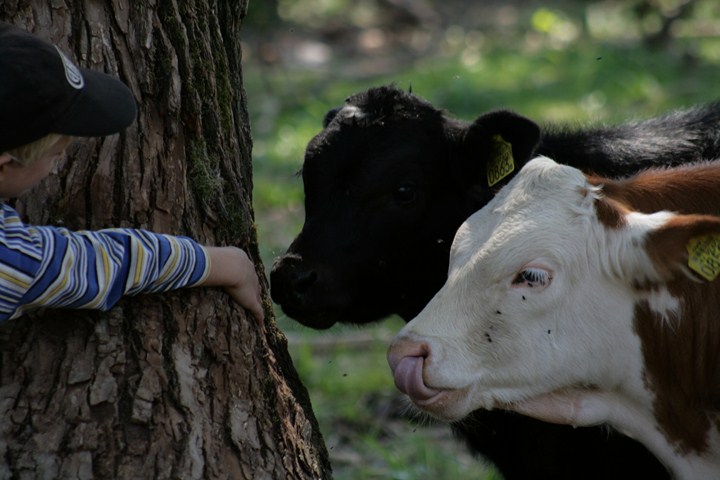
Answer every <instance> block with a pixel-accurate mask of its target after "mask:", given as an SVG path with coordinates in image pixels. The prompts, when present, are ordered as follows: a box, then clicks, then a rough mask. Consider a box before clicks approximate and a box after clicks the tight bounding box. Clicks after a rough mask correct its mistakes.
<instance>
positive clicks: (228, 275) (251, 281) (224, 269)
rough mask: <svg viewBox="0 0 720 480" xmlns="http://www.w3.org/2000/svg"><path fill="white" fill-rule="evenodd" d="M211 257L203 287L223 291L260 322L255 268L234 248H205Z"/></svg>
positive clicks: (241, 251)
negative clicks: (208, 271)
mask: <svg viewBox="0 0 720 480" xmlns="http://www.w3.org/2000/svg"><path fill="white" fill-rule="evenodd" d="M204 248H205V251H207V252H208V256H209V257H210V274H209V275H208V277H207V279H206V280H205V282H204V283H203V284H202V286H206V287H223V288H224V289H225V291H226V292H227V293H228V295H230V296H231V297H232V299H233V300H235V302H237V303H238V304H240V305H241V306H243V307H244V308H246V309H247V310H249V311H250V312H251V313H252V315H253V316H254V317H255V319H256V320H258V321H262V320H263V319H264V318H265V313H264V311H263V308H262V301H261V291H260V282H259V281H258V276H257V273H255V265H254V264H253V263H252V262H251V261H250V259H249V258H248V256H247V254H246V253H245V252H244V251H243V250H241V249H239V248H236V247H204Z"/></svg>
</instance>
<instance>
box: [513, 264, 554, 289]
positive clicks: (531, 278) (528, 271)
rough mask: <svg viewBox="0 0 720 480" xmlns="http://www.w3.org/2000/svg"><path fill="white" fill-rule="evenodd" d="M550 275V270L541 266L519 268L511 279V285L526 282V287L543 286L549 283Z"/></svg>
mask: <svg viewBox="0 0 720 480" xmlns="http://www.w3.org/2000/svg"><path fill="white" fill-rule="evenodd" d="M550 280H552V277H551V276H550V272H548V271H547V270H543V269H542V268H525V269H523V270H521V271H520V272H519V273H518V274H517V275H516V276H515V279H514V280H513V282H512V284H513V285H519V286H521V285H522V284H526V285H527V286H528V287H530V288H532V287H545V286H547V285H548V284H549V283H550Z"/></svg>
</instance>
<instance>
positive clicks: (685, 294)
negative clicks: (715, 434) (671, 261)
mask: <svg viewBox="0 0 720 480" xmlns="http://www.w3.org/2000/svg"><path fill="white" fill-rule="evenodd" d="M716 285H717V283H716V284H704V285H701V286H699V285H698V284H697V283H694V282H692V281H690V280H687V279H682V281H678V282H673V283H672V284H671V285H669V289H670V293H671V295H673V296H676V297H678V298H681V299H682V305H681V311H680V314H679V315H678V318H670V319H669V321H668V320H667V319H664V318H662V316H661V314H659V313H657V312H655V311H653V310H652V309H651V308H650V306H649V304H648V302H646V301H642V302H639V303H638V304H637V305H636V307H635V316H634V329H635V331H636V332H637V334H638V336H639V337H640V340H641V345H642V354H643V359H644V364H645V372H644V378H645V384H646V387H647V388H648V389H649V390H651V391H652V392H654V393H655V396H656V397H655V401H654V404H653V409H654V411H653V413H654V416H655V418H656V419H657V422H658V424H659V425H660V427H661V429H662V432H663V434H664V435H665V437H666V438H667V439H668V441H669V442H670V443H671V444H672V445H675V446H676V448H677V451H678V452H680V453H685V454H687V453H695V454H698V455H701V454H702V453H703V452H705V451H707V449H708V447H709V445H708V434H709V432H710V429H711V428H717V425H716V421H715V419H714V416H715V415H716V414H717V412H718V411H719V410H720V371H719V368H718V367H719V364H718V362H719V361H720V342H719V341H718V340H720V322H718V321H716V320H717V317H718V313H717V306H716V304H715V302H713V301H708V299H713V298H720V297H718V295H720V288H718V287H717V286H716Z"/></svg>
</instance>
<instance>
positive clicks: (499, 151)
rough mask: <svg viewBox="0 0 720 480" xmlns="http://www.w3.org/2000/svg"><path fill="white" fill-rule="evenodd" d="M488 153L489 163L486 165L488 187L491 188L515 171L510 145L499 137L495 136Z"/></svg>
mask: <svg viewBox="0 0 720 480" xmlns="http://www.w3.org/2000/svg"><path fill="white" fill-rule="evenodd" d="M492 140H493V143H492V152H490V161H489V162H488V164H487V181H488V186H490V187H492V186H493V185H495V184H496V183H498V182H499V181H500V180H502V179H503V178H505V177H507V176H508V175H510V174H511V173H512V172H513V170H515V161H514V160H513V156H512V145H510V144H509V143H508V142H506V141H505V140H504V139H503V138H502V137H501V136H500V135H495V136H494V137H493V138H492Z"/></svg>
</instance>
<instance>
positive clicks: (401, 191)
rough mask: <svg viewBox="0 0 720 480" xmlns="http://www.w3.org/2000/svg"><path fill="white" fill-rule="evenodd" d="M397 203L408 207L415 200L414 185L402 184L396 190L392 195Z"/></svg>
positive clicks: (415, 191)
mask: <svg viewBox="0 0 720 480" xmlns="http://www.w3.org/2000/svg"><path fill="white" fill-rule="evenodd" d="M393 196H394V197H395V200H397V202H398V203H401V204H403V205H409V204H411V203H413V202H414V201H415V199H416V198H417V190H416V189H415V185H414V184H412V183H403V184H401V185H400V186H399V187H397V189H395V193H394V195H393Z"/></svg>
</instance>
